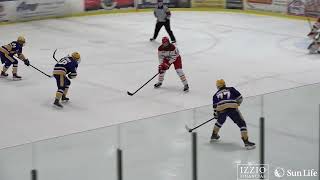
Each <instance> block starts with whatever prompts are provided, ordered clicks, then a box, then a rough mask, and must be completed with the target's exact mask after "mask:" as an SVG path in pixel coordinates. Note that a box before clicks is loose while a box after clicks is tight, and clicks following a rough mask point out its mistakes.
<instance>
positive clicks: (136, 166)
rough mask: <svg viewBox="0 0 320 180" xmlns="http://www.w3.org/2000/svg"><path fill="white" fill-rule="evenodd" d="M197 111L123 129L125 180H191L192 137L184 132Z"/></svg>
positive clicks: (168, 116) (163, 116) (122, 145)
mask: <svg viewBox="0 0 320 180" xmlns="http://www.w3.org/2000/svg"><path fill="white" fill-rule="evenodd" d="M192 117H193V110H192V109H191V110H185V111H179V112H175V113H170V114H165V115H161V116H156V117H152V118H147V119H143V120H138V121H134V122H129V123H124V124H121V125H120V134H121V135H120V141H121V143H120V147H121V148H122V149H123V154H124V159H123V168H124V178H125V179H127V178H128V179H132V180H150V179H152V180H164V179H175V180H187V179H191V134H189V133H188V132H187V131H186V129H185V128H184V126H185V122H187V121H191V120H192Z"/></svg>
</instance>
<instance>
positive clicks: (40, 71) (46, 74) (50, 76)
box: [30, 64, 52, 78]
mask: <svg viewBox="0 0 320 180" xmlns="http://www.w3.org/2000/svg"><path fill="white" fill-rule="evenodd" d="M30 66H31V67H32V68H34V69H35V70H37V71H39V72H41V73H42V74H44V75H46V76H48V77H49V78H51V77H52V76H50V75H48V74H47V73H45V72H43V71H41V70H40V69H38V68H36V67H34V66H32V65H31V64H30Z"/></svg>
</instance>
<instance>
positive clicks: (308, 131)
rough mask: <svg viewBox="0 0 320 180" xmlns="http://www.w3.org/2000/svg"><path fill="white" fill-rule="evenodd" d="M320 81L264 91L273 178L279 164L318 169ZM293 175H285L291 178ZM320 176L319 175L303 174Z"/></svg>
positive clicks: (266, 149) (269, 155)
mask: <svg viewBox="0 0 320 180" xmlns="http://www.w3.org/2000/svg"><path fill="white" fill-rule="evenodd" d="M319 93H320V85H319V84H317V85H310V86H304V87H300V88H294V89H289V90H286V91H280V92H276V93H270V94H266V95H264V97H263V99H264V114H265V119H266V121H265V124H266V145H265V147H266V148H265V152H266V163H268V164H269V165H270V179H279V178H278V177H275V176H274V170H275V169H276V168H277V167H281V168H284V169H285V170H300V171H303V170H307V169H314V170H316V171H318V169H319V168H318V167H319V164H318V159H319V156H318V154H319V104H320V94H319ZM290 178H293V177H284V179H290ZM300 178H302V179H303V178H307V179H310V180H311V179H314V180H315V179H318V177H300Z"/></svg>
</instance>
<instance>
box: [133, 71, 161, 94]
mask: <svg viewBox="0 0 320 180" xmlns="http://www.w3.org/2000/svg"><path fill="white" fill-rule="evenodd" d="M158 74H159V73H157V74H156V75H154V76H153V77H152V78H151V79H149V80H148V81H147V82H146V83H144V85H142V86H141V87H140V88H139V89H137V90H136V91H135V92H134V93H131V92H129V91H127V94H128V95H129V96H133V95H134V94H136V93H137V92H138V91H139V90H140V89H142V88H143V87H144V86H145V85H147V84H148V83H149V82H150V81H151V80H152V79H154V78H155V77H157V76H158Z"/></svg>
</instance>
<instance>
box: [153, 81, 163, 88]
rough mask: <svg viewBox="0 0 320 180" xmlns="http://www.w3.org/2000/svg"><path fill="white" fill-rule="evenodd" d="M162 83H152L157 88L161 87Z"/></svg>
mask: <svg viewBox="0 0 320 180" xmlns="http://www.w3.org/2000/svg"><path fill="white" fill-rule="evenodd" d="M161 85H162V83H161V82H157V83H156V84H154V88H159V87H161Z"/></svg>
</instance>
